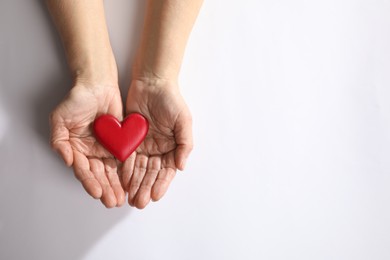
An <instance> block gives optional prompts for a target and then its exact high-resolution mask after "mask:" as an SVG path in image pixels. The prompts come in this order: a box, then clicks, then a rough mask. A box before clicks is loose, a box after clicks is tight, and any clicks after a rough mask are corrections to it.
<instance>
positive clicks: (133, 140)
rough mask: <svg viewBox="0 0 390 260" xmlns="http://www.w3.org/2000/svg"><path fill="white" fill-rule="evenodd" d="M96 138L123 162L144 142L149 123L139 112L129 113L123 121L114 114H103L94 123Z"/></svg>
mask: <svg viewBox="0 0 390 260" xmlns="http://www.w3.org/2000/svg"><path fill="white" fill-rule="evenodd" d="M93 129H94V131H95V136H96V139H97V140H98V141H99V143H100V144H102V145H103V146H104V147H105V148H106V149H107V150H108V151H110V152H111V153H112V154H113V155H114V156H115V157H116V158H118V159H119V160H120V161H121V162H124V161H125V160H126V159H127V158H128V157H129V156H130V155H131V153H132V152H134V150H135V149H137V147H138V146H139V145H140V144H141V143H142V141H143V140H144V139H145V137H146V134H147V133H148V129H149V124H148V121H147V120H146V118H145V117H144V116H142V115H141V114H138V113H134V114H130V115H128V116H127V117H126V118H125V119H124V120H123V121H122V123H121V122H119V121H118V119H116V118H115V117H114V116H112V115H102V116H99V117H98V118H96V119H95V122H94V124H93Z"/></svg>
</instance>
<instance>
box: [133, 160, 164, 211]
mask: <svg viewBox="0 0 390 260" xmlns="http://www.w3.org/2000/svg"><path fill="white" fill-rule="evenodd" d="M160 169H161V158H160V157H156V156H154V157H150V158H149V160H148V166H147V169H146V173H145V176H144V179H143V180H142V183H141V185H140V187H139V189H138V191H137V195H136V197H135V203H134V204H135V206H136V207H137V208H139V209H143V208H145V207H146V205H148V203H149V202H150V198H151V190H152V186H153V184H154V182H155V181H156V178H157V175H158V172H159V171H160Z"/></svg>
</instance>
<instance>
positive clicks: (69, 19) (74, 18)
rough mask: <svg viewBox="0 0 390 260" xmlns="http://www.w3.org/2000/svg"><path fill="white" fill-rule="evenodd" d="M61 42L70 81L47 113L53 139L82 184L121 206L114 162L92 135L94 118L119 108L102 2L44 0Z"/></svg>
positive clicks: (118, 112) (106, 201)
mask: <svg viewBox="0 0 390 260" xmlns="http://www.w3.org/2000/svg"><path fill="white" fill-rule="evenodd" d="M46 2H47V6H48V9H49V11H50V13H51V15H52V17H53V20H54V22H55V25H56V27H57V29H58V31H59V34H60V36H61V39H62V42H63V44H64V48H65V52H66V56H67V60H68V64H69V68H70V71H71V73H72V76H73V81H74V84H73V86H72V89H71V90H70V92H69V94H68V95H67V97H66V98H65V99H64V100H63V101H62V102H61V103H60V104H59V105H58V106H57V108H56V109H55V110H54V111H53V112H52V114H51V116H50V125H51V145H52V147H53V149H54V150H55V151H57V152H58V153H59V155H60V156H61V157H62V158H63V159H64V161H65V163H66V164H67V165H68V166H72V167H73V170H74V173H75V176H76V178H77V179H78V180H79V181H80V182H81V183H82V185H83V187H84V189H85V190H86V191H87V192H88V193H89V194H90V195H91V196H92V197H93V198H95V199H100V200H101V202H102V203H103V204H104V205H105V206H106V207H108V208H111V207H115V206H121V205H123V203H124V202H125V192H124V190H123V188H122V186H121V183H120V178H119V176H118V171H117V162H116V160H115V158H114V157H113V156H112V155H111V154H109V153H108V152H107V151H106V150H105V149H104V148H103V147H102V146H101V145H100V144H99V143H98V142H97V141H96V139H95V138H94V136H93V133H92V127H91V126H92V123H93V121H94V119H95V118H96V117H97V116H99V115H100V114H103V113H110V114H112V115H114V116H116V117H117V118H118V119H119V120H121V119H122V115H123V109H122V103H121V97H120V92H119V87H118V83H117V82H118V76H117V67H116V64H115V59H114V55H113V52H112V49H111V46H110V42H109V37H108V33H107V28H106V22H105V17H104V9H103V2H102V1H99V0H94V1H86V0H79V1H70V0H48V1H46Z"/></svg>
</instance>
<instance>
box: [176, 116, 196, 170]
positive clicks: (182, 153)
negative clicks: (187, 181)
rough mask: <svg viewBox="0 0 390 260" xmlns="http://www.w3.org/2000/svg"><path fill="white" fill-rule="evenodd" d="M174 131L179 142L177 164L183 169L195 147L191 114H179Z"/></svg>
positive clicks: (177, 142)
mask: <svg viewBox="0 0 390 260" xmlns="http://www.w3.org/2000/svg"><path fill="white" fill-rule="evenodd" d="M174 131H175V139H176V144H177V147H176V151H175V164H176V167H177V168H178V169H179V170H181V171H183V170H184V168H185V165H186V161H187V158H188V156H189V155H190V153H191V151H192V148H193V140H192V119H191V115H185V116H179V118H178V120H177V123H176V126H175V130H174Z"/></svg>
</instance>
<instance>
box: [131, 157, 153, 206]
mask: <svg viewBox="0 0 390 260" xmlns="http://www.w3.org/2000/svg"><path fill="white" fill-rule="evenodd" d="M147 165H148V157H147V156H146V155H144V154H137V157H136V158H135V163H134V172H133V175H132V176H131V180H130V186H129V195H128V201H129V204H130V206H134V199H135V195H136V194H137V191H138V189H139V186H140V185H141V182H142V180H143V178H144V176H145V172H146V167H147Z"/></svg>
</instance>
